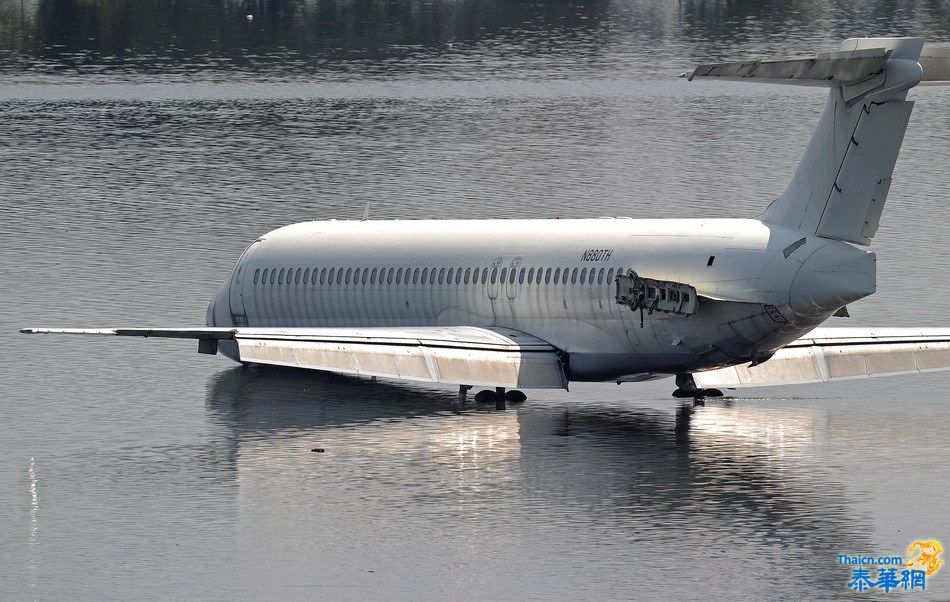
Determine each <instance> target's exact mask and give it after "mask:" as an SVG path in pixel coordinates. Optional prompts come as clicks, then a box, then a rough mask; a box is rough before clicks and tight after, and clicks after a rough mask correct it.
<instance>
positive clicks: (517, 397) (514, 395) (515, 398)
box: [505, 389, 528, 403]
mask: <svg viewBox="0 0 950 602" xmlns="http://www.w3.org/2000/svg"><path fill="white" fill-rule="evenodd" d="M527 399H528V396H527V395H525V394H524V393H522V392H521V391H518V390H516V389H512V390H511V391H508V392H507V393H505V401H507V402H508V403H524V402H525V401H527Z"/></svg>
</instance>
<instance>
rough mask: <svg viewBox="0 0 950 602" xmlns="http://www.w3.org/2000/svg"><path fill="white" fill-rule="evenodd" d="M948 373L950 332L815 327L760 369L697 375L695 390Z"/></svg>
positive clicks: (734, 368) (741, 368)
mask: <svg viewBox="0 0 950 602" xmlns="http://www.w3.org/2000/svg"><path fill="white" fill-rule="evenodd" d="M937 370H950V328H924V329H920V328H917V329H914V328H876V329H870V328H816V329H815V330H813V331H811V332H810V333H808V334H807V335H806V336H804V337H802V338H800V339H798V340H796V341H794V342H792V343H790V344H789V345H787V346H785V347H783V348H782V349H779V350H778V351H777V352H776V353H775V355H774V356H772V357H771V358H770V359H769V360H768V361H766V362H763V363H761V364H759V365H757V366H750V365H748V364H743V365H740V366H730V367H728V368H720V369H718V370H710V371H708V372H697V373H694V374H693V379H694V380H695V382H696V386H697V387H701V388H709V387H717V388H729V389H737V388H743V387H763V386H769V385H794V384H803V383H817V382H827V381H831V380H846V379H853V378H868V377H872V376H888V375H891V374H910V373H917V372H933V371H937Z"/></svg>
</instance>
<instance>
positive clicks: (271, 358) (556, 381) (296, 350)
mask: <svg viewBox="0 0 950 602" xmlns="http://www.w3.org/2000/svg"><path fill="white" fill-rule="evenodd" d="M20 332H23V333H27V334H88V335H104V336H110V335H111V336H139V337H158V338H174V339H198V341H199V344H198V350H199V352H202V353H215V352H216V351H217V348H218V344H219V343H220V342H222V341H228V342H230V341H234V343H235V344H236V347H237V356H238V357H237V358H235V359H238V360H240V361H242V362H249V363H255V364H270V365H275V366H293V367H296V368H309V369H312V370H325V371H328V372H338V373H341V374H358V375H361V376H379V377H384V378H395V379H401V380H412V381H419V382H431V383H453V384H464V385H475V386H488V387H511V388H519V389H531V388H558V389H566V388H567V379H566V378H565V375H564V366H563V363H562V362H561V356H560V353H559V351H558V349H556V348H555V347H553V346H552V345H550V344H548V343H546V342H545V341H542V340H541V339H539V338H537V337H534V336H531V335H529V334H525V333H523V332H519V331H517V330H512V329H509V328H477V327H474V326H450V327H439V326H433V327H405V328H388V327H372V328H211V327H208V328H88V329H87V328H25V329H23V330H21V331H20Z"/></svg>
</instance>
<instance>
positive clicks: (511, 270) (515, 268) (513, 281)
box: [504, 257, 524, 300]
mask: <svg viewBox="0 0 950 602" xmlns="http://www.w3.org/2000/svg"><path fill="white" fill-rule="evenodd" d="M523 263H524V258H523V257H515V258H514V259H512V260H511V264H510V265H509V266H508V277H507V279H506V281H505V284H504V286H505V293H506V294H507V295H508V299H509V300H514V299H515V298H516V297H517V296H518V292H519V291H520V290H521V285H522V283H523V279H524V275H523V274H522V273H521V265H522V264H523Z"/></svg>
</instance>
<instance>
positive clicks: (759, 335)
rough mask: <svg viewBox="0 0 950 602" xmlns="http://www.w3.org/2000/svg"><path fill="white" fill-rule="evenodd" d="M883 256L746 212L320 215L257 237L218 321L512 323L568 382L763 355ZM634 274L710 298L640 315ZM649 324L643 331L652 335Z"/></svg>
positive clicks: (850, 293)
mask: <svg viewBox="0 0 950 602" xmlns="http://www.w3.org/2000/svg"><path fill="white" fill-rule="evenodd" d="M873 264H874V256H873V254H870V253H865V252H864V251H861V250H859V249H857V248H855V247H853V246H851V245H848V244H846V243H842V242H840V241H833V240H828V239H824V238H820V237H816V236H814V235H806V234H803V233H802V232H799V231H796V230H791V229H788V228H783V227H778V226H774V225H769V224H765V223H762V222H759V221H756V220H745V219H715V220H714V219H709V220H677V219H673V220H633V219H585V220H479V221H474V220H473V221H461V220H446V221H321V222H306V223H300V224H294V225H291V226H287V227H284V228H280V229H278V230H275V231H273V232H270V233H268V234H266V235H264V236H262V237H261V238H260V239H258V240H257V241H255V242H254V243H253V244H252V245H251V246H250V247H249V248H248V249H247V251H246V252H245V253H244V255H243V256H242V257H241V259H240V260H239V262H238V264H237V265H236V266H235V268H234V270H233V271H232V273H231V275H230V277H229V278H228V281H227V283H226V284H225V285H224V286H223V287H222V289H221V290H220V291H219V292H218V294H217V295H216V296H215V298H214V299H213V300H212V303H211V306H210V307H209V310H208V325H209V326H257V327H298V326H340V327H360V326H362V327H370V326H433V325H452V326H458V325H470V326H503V327H508V328H513V329H516V330H520V331H523V332H526V333H529V334H531V335H534V336H536V337H538V338H541V339H543V340H545V341H547V342H549V343H550V344H552V345H554V346H555V347H557V348H559V349H561V350H563V351H564V353H565V354H566V358H565V359H566V363H567V370H568V377H569V378H570V379H571V380H623V379H625V378H626V379H635V378H640V377H642V375H646V374H657V373H667V374H669V373H680V372H690V371H697V370H702V369H709V368H715V367H720V366H723V365H728V364H736V363H740V362H748V361H754V360H756V359H759V358H764V357H767V356H768V355H769V354H770V353H772V352H773V351H774V350H775V349H777V348H779V347H781V346H782V345H784V344H786V343H788V342H790V341H792V340H794V339H796V338H798V337H800V336H801V335H802V334H804V333H805V332H807V331H808V330H810V329H812V328H813V327H814V326H815V325H816V324H818V323H820V322H821V321H822V320H824V319H826V318H827V317H828V316H829V315H831V314H832V313H833V312H834V311H835V310H836V309H838V308H839V307H841V306H843V305H845V304H846V303H848V302H850V301H853V300H855V299H857V298H860V297H863V296H865V295H868V294H870V293H872V292H873V290H874V265H873ZM629 269H633V270H635V271H636V272H637V274H639V275H641V276H645V277H649V278H652V279H658V280H667V281H674V282H679V283H685V284H688V285H690V286H692V287H695V289H696V290H697V291H698V293H699V295H700V297H699V299H698V306H697V309H696V312H695V313H694V314H693V315H690V316H682V315H677V314H674V313H666V312H660V311H656V312H652V313H650V312H648V311H639V310H638V311H631V308H630V307H629V306H626V305H620V304H618V302H617V300H616V298H615V297H616V282H615V279H616V276H617V275H618V274H621V273H626V272H627V271H628V270H629ZM641 319H642V326H641Z"/></svg>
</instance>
